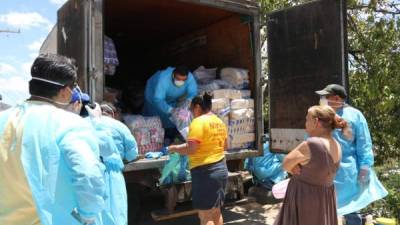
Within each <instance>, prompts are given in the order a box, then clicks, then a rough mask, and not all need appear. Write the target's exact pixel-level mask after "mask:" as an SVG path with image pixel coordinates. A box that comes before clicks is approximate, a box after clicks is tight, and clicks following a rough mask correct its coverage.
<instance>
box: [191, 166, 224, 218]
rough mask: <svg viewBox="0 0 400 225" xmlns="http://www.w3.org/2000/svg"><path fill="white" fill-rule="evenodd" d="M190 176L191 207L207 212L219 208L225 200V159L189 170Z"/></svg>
mask: <svg viewBox="0 0 400 225" xmlns="http://www.w3.org/2000/svg"><path fill="white" fill-rule="evenodd" d="M190 173H191V176H192V205H193V208H194V209H200V210H208V209H212V208H216V207H221V206H222V205H223V203H224V199H225V187H226V182H227V180H228V168H227V167H226V161H225V159H222V160H220V161H218V162H215V163H211V164H208V165H203V166H198V167H195V168H193V169H191V170H190Z"/></svg>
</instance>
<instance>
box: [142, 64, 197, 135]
mask: <svg viewBox="0 0 400 225" xmlns="http://www.w3.org/2000/svg"><path fill="white" fill-rule="evenodd" d="M196 95H197V83H196V80H195V79H194V76H193V74H192V73H191V72H189V70H188V69H187V68H186V67H183V66H179V67H176V68H173V67H168V68H167V69H165V70H162V71H157V72H156V73H155V74H154V75H153V76H152V77H151V78H150V79H149V80H148V81H147V83H146V90H145V103H144V109H143V114H144V116H159V117H160V118H161V122H162V124H163V127H164V128H165V136H166V138H169V139H174V138H175V137H176V136H178V131H177V130H176V128H175V125H174V124H173V123H172V121H171V120H170V116H171V114H172V110H173V109H174V108H175V107H177V104H178V102H180V101H185V100H188V101H191V100H192V99H193V98H194V97H195V96H196Z"/></svg>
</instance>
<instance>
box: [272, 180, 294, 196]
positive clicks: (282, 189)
mask: <svg viewBox="0 0 400 225" xmlns="http://www.w3.org/2000/svg"><path fill="white" fill-rule="evenodd" d="M289 181H290V178H288V179H285V180H283V181H280V182H278V183H276V184H275V185H274V186H272V195H273V196H274V197H275V198H276V199H283V198H285V195H286V190H287V187H288V185H289Z"/></svg>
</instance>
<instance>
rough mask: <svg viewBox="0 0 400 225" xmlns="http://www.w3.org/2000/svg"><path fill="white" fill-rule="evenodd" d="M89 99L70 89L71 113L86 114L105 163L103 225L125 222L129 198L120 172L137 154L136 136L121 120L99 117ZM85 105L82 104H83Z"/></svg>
mask: <svg viewBox="0 0 400 225" xmlns="http://www.w3.org/2000/svg"><path fill="white" fill-rule="evenodd" d="M89 101H90V98H89V96H88V95H87V94H86V93H82V92H80V90H79V89H74V90H73V95H72V100H71V106H72V108H71V109H72V110H71V111H72V112H75V113H80V115H81V116H83V117H86V120H88V121H89V122H90V123H91V124H92V126H93V127H94V128H95V130H96V132H95V134H96V136H97V137H98V139H99V143H100V156H101V158H102V161H103V163H104V165H105V166H106V173H105V176H104V177H105V181H106V195H107V199H106V207H105V210H104V211H103V212H102V218H103V224H104V225H114V224H115V225H126V224H128V198H127V193H126V184H125V179H124V176H123V174H122V170H123V168H124V164H123V160H124V159H125V160H127V161H132V160H134V159H136V157H137V155H138V148H137V144H136V140H135V138H134V137H133V136H132V134H131V132H130V131H129V129H128V128H127V127H126V126H125V125H124V124H123V123H121V122H119V121H117V120H115V119H113V118H110V117H108V116H102V110H101V108H100V106H99V105H98V104H96V107H95V109H91V108H90V107H89V105H88V104H89ZM83 106H84V107H83Z"/></svg>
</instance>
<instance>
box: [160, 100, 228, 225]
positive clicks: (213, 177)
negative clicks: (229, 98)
mask: <svg viewBox="0 0 400 225" xmlns="http://www.w3.org/2000/svg"><path fill="white" fill-rule="evenodd" d="M211 99H212V96H211V95H209V94H207V93H206V94H204V95H203V96H196V97H195V98H194V99H193V100H192V104H191V110H192V113H193V116H194V118H195V119H194V120H193V121H192V123H191V124H190V127H189V135H188V142H187V143H184V144H181V145H171V146H169V147H168V150H169V151H170V152H178V153H180V154H183V155H188V156H189V166H190V174H191V176H192V204H193V208H195V209H198V212H199V218H200V223H201V224H214V225H222V224H223V218H222V214H221V206H222V204H223V202H224V197H225V186H226V182H227V180H228V169H227V166H226V161H225V155H224V151H225V149H226V140H227V128H226V126H225V124H224V123H223V122H222V121H221V120H220V119H219V118H218V117H217V116H216V115H214V114H213V113H212V112H211Z"/></svg>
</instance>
